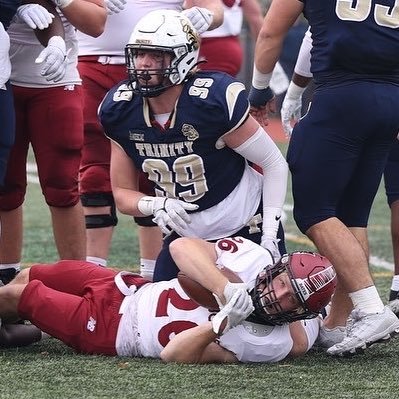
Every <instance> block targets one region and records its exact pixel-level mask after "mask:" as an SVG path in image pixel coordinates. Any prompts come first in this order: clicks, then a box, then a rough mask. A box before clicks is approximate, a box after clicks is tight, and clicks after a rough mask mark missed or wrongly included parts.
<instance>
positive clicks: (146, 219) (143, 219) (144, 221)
mask: <svg viewBox="0 0 399 399" xmlns="http://www.w3.org/2000/svg"><path fill="white" fill-rule="evenodd" d="M153 218H154V216H152V215H150V216H140V217H137V216H135V217H134V218H133V219H134V221H135V222H136V223H137V224H138V225H139V226H142V227H154V226H157V224H156V223H155V222H153V221H152V219H153Z"/></svg>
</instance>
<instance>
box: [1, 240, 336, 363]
mask: <svg viewBox="0 0 399 399" xmlns="http://www.w3.org/2000/svg"><path fill="white" fill-rule="evenodd" d="M171 254H172V256H173V257H174V260H175V262H176V263H177V264H178V265H179V267H180V268H181V270H182V271H183V272H184V274H185V275H186V276H188V277H190V278H191V279H192V280H194V281H197V282H198V283H199V284H201V285H202V286H203V287H205V288H207V289H208V290H209V291H208V292H207V291H206V290H205V289H204V293H203V294H201V295H199V296H198V295H197V298H196V302H195V301H194V300H193V299H190V295H191V296H192V295H193V294H192V293H193V291H190V290H189V289H188V288H186V290H187V292H186V291H185V290H184V289H183V288H182V285H181V284H180V283H179V280H178V279H173V280H170V281H162V282H157V283H151V282H149V281H148V280H145V279H143V278H142V277H141V276H139V275H137V274H133V273H129V272H117V271H115V270H111V269H107V268H100V267H98V266H96V265H94V264H93V263H91V262H85V261H59V262H57V263H55V264H52V265H49V264H38V265H34V266H32V267H30V268H29V269H24V270H23V271H21V273H20V274H19V275H17V276H16V278H15V279H14V280H13V281H12V282H11V283H10V284H8V285H6V286H4V287H0V317H1V318H2V320H3V323H8V322H9V321H12V320H15V319H17V318H18V317H22V318H24V319H28V320H30V321H31V322H32V323H33V325H34V326H36V327H37V328H38V329H40V330H42V331H44V332H45V333H47V334H49V335H51V336H53V337H56V338H58V339H60V340H62V341H63V342H64V343H65V344H67V345H68V346H70V347H72V348H74V349H75V350H76V351H78V352H79V353H85V354H104V355H112V356H115V355H120V356H135V357H151V358H161V359H163V360H164V361H173V362H181V363H211V362H220V363H222V362H238V361H239V362H276V361H279V360H281V359H284V358H286V357H287V356H299V355H302V354H304V353H306V352H307V351H308V350H309V348H310V347H311V346H312V345H313V343H314V342H315V340H316V337H317V333H318V330H319V317H318V314H319V312H320V311H321V310H322V309H323V308H324V307H325V306H326V305H327V304H328V302H329V301H330V298H331V295H332V294H333V292H334V288H335V284H336V277H335V270H334V268H333V266H332V265H331V264H330V262H329V261H328V260H327V259H326V258H325V257H323V256H321V255H319V254H315V253H311V252H294V253H292V254H289V255H284V256H283V257H282V258H281V259H280V260H279V261H278V262H277V263H275V264H274V265H272V257H271V255H270V253H269V252H268V251H267V250H265V249H264V248H262V247H261V246H259V245H257V244H255V243H253V242H252V241H249V240H246V239H244V238H242V237H232V238H225V239H222V240H218V241H217V242H216V243H209V242H206V241H204V240H201V239H192V238H179V239H177V240H175V241H174V242H173V243H172V244H171ZM223 268H229V270H230V273H232V272H234V273H235V275H236V277H237V278H239V279H236V281H241V282H236V283H232V282H230V281H229V280H228V279H227V277H226V276H225V274H223V273H222V270H223ZM230 275H231V274H230ZM211 293H213V294H214V296H215V298H216V301H217V304H216V305H214V306H212V308H213V310H209V309H207V308H206V307H202V306H200V305H199V303H202V300H203V299H204V300H207V301H208V297H209V296H210V297H212V294H211ZM5 298H8V299H9V300H8V301H6V300H4V299H5ZM218 308H219V309H218ZM55 320H56V322H54V321H55ZM32 329H35V327H32ZM0 336H1V335H0ZM0 344H2V345H3V346H5V342H0Z"/></svg>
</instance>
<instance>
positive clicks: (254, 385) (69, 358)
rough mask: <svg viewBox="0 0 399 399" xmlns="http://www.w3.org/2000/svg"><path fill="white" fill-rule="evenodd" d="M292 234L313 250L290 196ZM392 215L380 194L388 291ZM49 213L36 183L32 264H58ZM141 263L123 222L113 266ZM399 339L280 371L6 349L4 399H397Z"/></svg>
mask: <svg viewBox="0 0 399 399" xmlns="http://www.w3.org/2000/svg"><path fill="white" fill-rule="evenodd" d="M286 205H287V207H286V208H287V211H286V212H287V219H286V221H285V229H286V232H287V236H288V240H287V245H288V249H289V250H290V251H292V250H294V249H312V247H311V246H309V245H310V244H309V242H308V241H307V240H306V239H305V238H304V237H303V236H302V235H301V234H300V233H299V232H298V230H297V229H296V227H295V225H294V223H293V221H292V213H291V211H290V209H291V208H290V205H292V200H291V196H290V194H289V193H288V196H287V201H286ZM389 223H390V221H389V209H388V207H387V205H386V201H385V195H384V191H383V189H382V188H381V189H380V191H379V193H378V196H377V199H376V202H375V205H374V208H373V212H372V215H371V219H370V229H369V236H370V237H369V238H370V246H371V253H372V255H373V262H374V264H376V265H383V266H385V267H388V269H386V268H375V267H373V272H374V276H375V279H376V282H377V287H378V289H379V291H380V293H381V294H382V296H383V298H384V300H385V299H386V297H387V292H388V290H389V284H390V277H391V274H392V273H391V270H390V269H389V264H390V263H392V250H391V243H390V230H389ZM56 258H57V255H56V252H55V249H54V244H53V239H52V232H51V228H50V220H49V213H48V210H47V208H46V206H45V205H44V201H43V199H42V196H41V192H40V189H39V187H38V186H37V184H30V186H29V193H28V198H27V201H26V205H25V245H24V256H23V260H24V263H25V264H30V263H33V262H46V261H53V260H56ZM137 262H138V245H137V238H136V231H135V225H134V223H133V222H132V220H131V218H127V217H122V216H121V217H120V223H119V225H118V227H117V228H116V232H115V235H114V240H113V246H112V253H111V256H110V264H111V265H117V266H119V267H120V268H133V267H135V266H136V265H137ZM398 360H399V338H397V339H396V340H393V341H391V342H390V343H388V344H383V345H377V346H375V347H373V348H371V349H370V350H368V351H367V352H366V353H364V354H363V355H358V356H356V357H353V358H349V359H335V358H331V357H329V356H327V355H325V354H323V353H316V352H311V353H309V354H307V355H306V356H305V357H303V358H301V359H297V360H291V361H284V362H282V363H279V364H275V365H242V364H241V365H223V366H221V365H206V366H185V365H173V364H168V365H165V364H162V363H161V362H160V361H158V360H148V359H127V358H106V357H94V356H92V357H90V356H81V355H76V354H74V353H73V352H72V351H71V350H70V349H68V348H67V347H66V346H64V345H63V344H61V343H59V342H58V341H56V340H54V339H50V340H48V341H45V342H43V343H40V344H36V345H33V346H31V347H29V348H22V349H18V350H0V376H1V379H0V381H1V384H0V399H3V398H12V399H24V398H41V399H46V398H49V399H56V398H60V399H64V398H71V399H72V398H74V399H75V398H79V399H80V398H84V399H88V398H151V399H156V398H163V399H168V398H178V399H180V398H182V399H183V398H218V399H220V398H251V399H257V398H309V399H310V398H317V399H321V398H392V397H394V396H395V395H396V394H397V393H398V392H399V371H398V369H397V364H398Z"/></svg>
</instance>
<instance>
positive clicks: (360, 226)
mask: <svg viewBox="0 0 399 399" xmlns="http://www.w3.org/2000/svg"><path fill="white" fill-rule="evenodd" d="M398 11H399V4H398V2H397V1H394V0H358V1H357V2H356V3H353V4H352V2H348V1H346V0H326V1H323V2H320V1H318V0H300V1H298V0H275V1H273V3H272V5H271V7H270V9H269V11H268V14H267V16H266V18H265V20H264V24H263V27H262V30H261V32H260V35H259V39H258V42H257V46H256V50H255V67H254V76H253V81H252V88H251V91H250V102H251V105H252V107H253V110H254V113H253V114H254V115H255V116H256V117H257V118H258V120H260V121H263V120H264V118H265V117H266V116H267V112H268V110H269V109H271V108H272V107H273V93H272V92H271V90H270V88H269V87H268V83H269V80H270V72H271V71H272V70H273V66H274V64H275V62H276V60H277V58H278V56H279V51H280V48H281V43H282V40H283V39H284V36H285V34H286V32H287V31H288V29H289V28H290V26H291V25H292V24H293V23H294V21H295V20H296V18H297V17H298V16H299V15H300V14H301V12H303V14H304V15H305V17H306V18H307V19H308V22H309V25H310V26H311V28H310V30H311V34H312V40H313V48H312V53H311V54H312V57H311V72H312V74H313V77H314V82H315V84H316V89H315V93H314V96H313V100H312V104H311V107H310V109H309V111H308V113H307V114H306V116H305V117H303V118H302V119H301V120H300V121H299V122H298V123H297V124H296V125H295V127H294V130H293V134H292V137H291V141H290V145H289V149H288V153H287V160H288V164H289V167H290V170H291V173H292V183H293V186H292V190H293V196H294V217H295V220H296V223H297V225H298V227H299V229H300V230H301V231H302V232H303V233H305V234H306V235H307V236H308V237H309V238H310V239H311V240H312V241H313V242H314V243H315V245H316V247H317V248H318V250H319V251H320V253H322V254H324V255H325V256H327V257H328V258H329V259H330V260H331V261H332V263H333V264H334V266H335V267H336V269H337V274H338V281H339V285H338V289H337V291H336V293H335V295H334V297H333V301H332V306H331V313H330V315H334V319H333V318H332V317H330V323H331V325H330V326H329V327H334V323H338V319H342V318H343V317H344V318H346V316H348V315H349V314H350V315H351V319H352V320H351V322H350V323H348V324H347V329H346V331H345V334H344V337H343V340H342V341H341V342H337V343H335V345H333V346H332V347H330V348H329V349H328V351H327V352H328V353H330V354H332V355H344V354H348V353H356V352H357V351H360V350H363V349H365V348H366V347H368V346H370V345H372V344H373V343H376V342H381V341H386V340H388V339H389V338H390V337H391V336H392V335H394V334H395V333H397V332H398V331H399V320H398V318H397V317H396V316H395V315H394V313H393V312H392V311H391V310H390V309H389V307H387V306H386V307H384V305H383V303H382V301H381V298H380V297H379V294H378V292H377V290H376V287H375V285H374V283H373V280H372V277H371V275H370V272H369V268H368V246H367V231H366V227H367V222H368V217H369V212H370V208H371V205H372V202H373V200H374V197H375V194H376V191H377V189H378V186H379V183H380V180H381V176H382V174H383V171H384V167H385V164H386V160H387V157H388V154H389V151H390V149H391V147H392V144H393V143H394V140H395V139H396V136H397V133H398V130H399V114H398V112H397V110H398V106H399V59H398V57H397V54H398V51H399V29H398V28H399V18H398ZM352 308H354V309H353V311H352V313H350V312H351V310H352Z"/></svg>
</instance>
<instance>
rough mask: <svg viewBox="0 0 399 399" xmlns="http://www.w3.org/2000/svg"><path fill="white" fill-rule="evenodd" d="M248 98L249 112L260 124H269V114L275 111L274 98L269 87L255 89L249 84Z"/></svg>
mask: <svg viewBox="0 0 399 399" xmlns="http://www.w3.org/2000/svg"><path fill="white" fill-rule="evenodd" d="M248 100H249V103H250V105H251V108H250V113H251V115H252V116H253V117H254V118H255V119H256V120H257V121H258V123H259V124H260V125H262V126H267V125H268V124H269V114H270V113H274V112H276V99H275V97H274V93H273V91H272V90H271V89H270V87H267V88H265V89H256V88H255V87H254V86H251V89H250V91H249V95H248Z"/></svg>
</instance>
